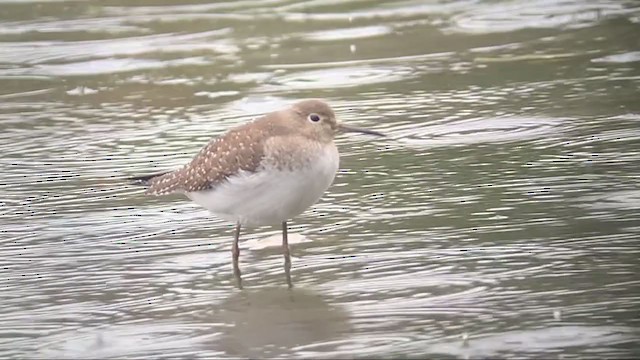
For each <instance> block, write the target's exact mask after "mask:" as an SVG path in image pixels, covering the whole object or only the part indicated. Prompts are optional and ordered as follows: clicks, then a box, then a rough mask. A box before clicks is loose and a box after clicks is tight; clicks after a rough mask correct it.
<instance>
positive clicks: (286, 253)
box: [282, 221, 293, 289]
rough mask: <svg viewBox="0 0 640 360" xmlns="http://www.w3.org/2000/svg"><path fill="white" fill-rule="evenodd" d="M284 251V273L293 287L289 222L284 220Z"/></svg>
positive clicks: (289, 285) (288, 284)
mask: <svg viewBox="0 0 640 360" xmlns="http://www.w3.org/2000/svg"><path fill="white" fill-rule="evenodd" d="M282 252H283V254H284V274H285V276H286V277H287V286H288V287H289V289H291V288H292V287H293V284H292V283H291V254H290V252H289V239H288V238H287V222H286V221H283V222H282Z"/></svg>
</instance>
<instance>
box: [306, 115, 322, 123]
mask: <svg viewBox="0 0 640 360" xmlns="http://www.w3.org/2000/svg"><path fill="white" fill-rule="evenodd" d="M307 119H309V121H311V122H318V121H320V115H318V114H316V113H313V114H309V116H307Z"/></svg>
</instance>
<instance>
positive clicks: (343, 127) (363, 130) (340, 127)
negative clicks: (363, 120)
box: [338, 124, 386, 136]
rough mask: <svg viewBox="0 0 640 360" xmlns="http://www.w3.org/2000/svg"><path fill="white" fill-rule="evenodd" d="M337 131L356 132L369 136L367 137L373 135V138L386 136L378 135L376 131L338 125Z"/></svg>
mask: <svg viewBox="0 0 640 360" xmlns="http://www.w3.org/2000/svg"><path fill="white" fill-rule="evenodd" d="M338 130H339V131H342V132H357V133H361V134H369V135H375V136H386V135H385V134H383V133H379V132H377V131H373V130H367V129H360V128H357V127H353V126H347V125H344V124H339V125H338Z"/></svg>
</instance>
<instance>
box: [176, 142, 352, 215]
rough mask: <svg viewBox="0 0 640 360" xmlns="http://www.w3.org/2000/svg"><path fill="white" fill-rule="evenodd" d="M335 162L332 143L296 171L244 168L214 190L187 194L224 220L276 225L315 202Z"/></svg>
mask: <svg viewBox="0 0 640 360" xmlns="http://www.w3.org/2000/svg"><path fill="white" fill-rule="evenodd" d="M338 165H339V154H338V149H337V148H336V147H335V145H334V144H333V143H331V144H327V145H326V146H324V147H323V148H322V150H321V151H320V152H318V154H317V157H315V158H314V159H313V161H310V162H309V163H308V164H307V165H306V166H304V167H302V168H300V169H296V170H295V171H293V170H288V169H285V170H280V169H277V168H274V167H268V168H264V167H263V168H261V170H259V171H258V172H255V173H249V172H244V171H243V172H241V173H239V174H238V175H235V176H232V177H230V178H228V179H227V181H225V182H224V183H222V184H220V185H218V186H216V187H215V188H214V189H211V190H205V191H197V192H190V193H187V194H186V195H187V196H188V197H189V198H190V199H191V200H193V202H195V203H196V204H199V205H200V206H202V207H204V208H206V209H208V210H209V211H210V212H212V213H213V214H215V215H216V216H218V217H220V218H222V219H225V220H227V221H233V222H237V221H239V222H240V223H242V224H243V225H244V224H247V225H275V224H279V223H281V222H283V221H286V220H288V219H291V218H293V217H295V216H296V215H299V214H300V213H302V212H303V211H305V210H306V209H307V208H309V207H310V206H311V205H313V204H315V203H316V202H317V201H318V200H319V199H320V197H321V196H322V194H323V193H324V192H325V191H326V190H327V188H329V186H330V185H331V183H332V182H333V179H334V178H335V176H336V172H337V171H338Z"/></svg>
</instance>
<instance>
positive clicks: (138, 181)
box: [127, 171, 170, 186]
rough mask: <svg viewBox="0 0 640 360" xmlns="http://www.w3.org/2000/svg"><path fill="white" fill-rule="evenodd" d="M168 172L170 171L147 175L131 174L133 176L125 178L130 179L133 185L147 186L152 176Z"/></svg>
mask: <svg viewBox="0 0 640 360" xmlns="http://www.w3.org/2000/svg"><path fill="white" fill-rule="evenodd" d="M168 173H170V171H163V172H159V173H155V174H149V175H141V176H133V177H130V178H127V180H129V181H131V184H133V185H144V186H148V185H149V184H150V182H151V180H153V178H156V177H158V176H162V175H164V174H168Z"/></svg>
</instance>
